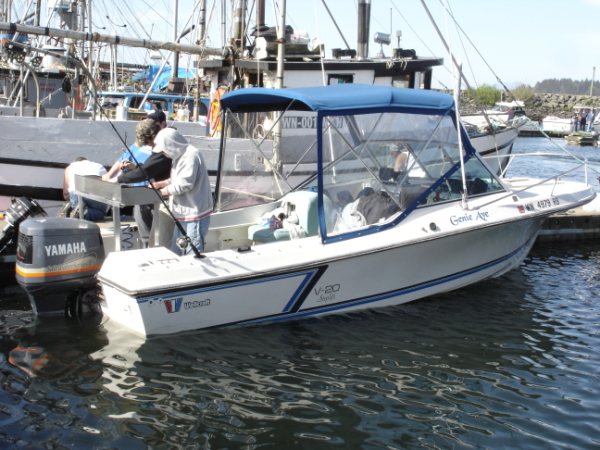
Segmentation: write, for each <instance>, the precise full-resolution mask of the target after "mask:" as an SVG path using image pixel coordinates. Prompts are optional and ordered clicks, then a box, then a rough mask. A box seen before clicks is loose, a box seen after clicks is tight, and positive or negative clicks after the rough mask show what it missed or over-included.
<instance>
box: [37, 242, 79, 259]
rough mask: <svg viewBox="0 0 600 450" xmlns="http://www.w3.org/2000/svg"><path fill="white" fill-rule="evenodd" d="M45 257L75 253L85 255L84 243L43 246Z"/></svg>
mask: <svg viewBox="0 0 600 450" xmlns="http://www.w3.org/2000/svg"><path fill="white" fill-rule="evenodd" d="M44 250H46V256H62V255H74V254H75V253H85V252H86V248H85V242H83V241H81V242H65V243H63V244H52V245H44Z"/></svg>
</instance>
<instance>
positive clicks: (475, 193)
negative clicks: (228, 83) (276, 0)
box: [98, 85, 595, 336]
mask: <svg viewBox="0 0 600 450" xmlns="http://www.w3.org/2000/svg"><path fill="white" fill-rule="evenodd" d="M222 106H223V109H224V111H225V112H224V117H223V120H224V122H223V124H224V125H223V129H224V139H223V147H222V149H221V161H220V170H219V175H218V180H217V189H216V207H215V212H214V214H213V216H212V219H211V229H210V231H209V235H208V249H207V252H206V253H205V254H204V255H203V256H204V257H202V258H196V257H194V256H193V255H188V256H177V255H176V254H175V253H173V252H171V251H170V250H167V249H166V248H162V247H155V248H147V249H140V250H131V251H125V252H112V253H109V255H108V256H107V259H106V261H105V262H104V264H103V265H102V268H101V270H100V272H99V274H98V280H99V283H100V285H101V288H102V291H103V297H102V300H101V308H102V311H103V313H104V315H105V316H106V319H107V320H109V321H111V323H112V324H117V325H118V326H120V327H125V328H128V329H130V330H131V331H133V332H135V333H137V334H140V335H142V336H151V335H161V334H167V333H178V332H185V331H190V330H196V329H202V328H209V327H218V326H226V325H240V324H244V325H246V324H257V323H265V322H274V321H281V320H294V319H301V318H306V317H314V316H322V315H326V314H333V313H345V312H349V311H355V310H360V309H365V308H379V307H389V306H393V305H398V304H401V303H405V302H409V301H412V300H416V299H420V298H423V297H426V296H429V295H432V294H436V293H440V292H444V291H449V290H452V289H456V288H460V287H462V286H466V285H469V284H472V283H475V282H478V281H481V280H484V279H486V278H490V277H496V276H499V275H502V274H503V273H505V272H506V271H508V270H511V269H513V268H514V267H516V266H518V265H519V263H520V262H521V261H522V260H523V258H524V257H525V256H526V255H527V253H528V252H529V250H530V248H531V246H532V244H533V242H534V240H535V238H536V236H537V234H538V231H539V230H540V226H541V224H542V222H543V220H544V219H545V218H546V217H547V216H548V215H550V214H553V213H556V212H559V211H563V210H567V209H570V208H573V207H575V206H578V205H581V204H584V203H586V202H589V201H591V200H592V199H593V198H594V197H595V193H594V191H593V190H592V189H591V188H590V187H588V186H587V185H584V184H581V183H577V182H568V181H563V180H558V179H552V180H546V181H544V180H530V179H524V178H520V179H515V180H511V179H500V178H498V176H497V175H496V174H495V173H494V172H493V171H491V170H490V169H489V167H488V166H487V165H485V164H483V163H482V161H481V159H480V157H479V156H478V155H477V152H476V151H475V149H474V148H473V146H472V145H471V143H470V141H469V139H468V136H467V134H466V132H465V130H464V129H463V128H462V127H458V129H457V126H456V123H457V120H456V116H455V104H454V102H453V100H452V98H451V97H450V96H447V95H444V94H441V93H437V92H432V91H425V90H413V89H400V88H391V87H384V86H372V85H368V86H367V85H337V86H327V87H316V88H298V89H265V88H254V89H241V90H238V91H235V92H233V93H230V94H228V95H227V96H225V97H224V98H223V100H222ZM267 119H268V120H267ZM284 121H285V122H287V123H288V125H289V124H290V123H292V122H293V123H296V124H298V126H299V127H300V126H302V127H304V128H305V129H310V130H312V131H313V136H312V137H311V138H310V139H308V138H307V137H306V134H305V133H304V134H302V135H299V134H297V133H296V135H294V134H293V133H291V132H290V130H291V128H290V127H289V126H288V127H282V126H279V125H280V124H282V123H283V122H284ZM265 123H272V124H273V126H272V127H271V128H270V129H266V130H265V133H264V134H263V135H261V136H260V137H256V136H255V135H254V134H253V130H256V127H257V125H263V124H265ZM230 141H231V142H234V144H235V145H234V147H233V151H232V150H231V149H230V147H229V143H230ZM241 143H245V145H246V147H245V148H244V149H243V150H241V149H242V148H243V146H241V145H240V144H241ZM461 143H462V144H461ZM461 148H462V149H461ZM290 151H292V152H295V153H296V154H298V155H299V156H298V163H299V166H298V167H301V166H302V164H303V163H307V164H308V166H310V167H313V169H312V171H310V173H308V172H306V171H305V172H304V174H305V175H304V177H303V179H302V181H300V178H299V177H298V175H297V174H296V175H294V174H293V173H291V172H290V173H282V172H280V170H279V168H280V164H279V161H280V160H281V159H282V158H283V156H282V154H285V153H286V152H290ZM399 152H407V154H408V157H407V158H406V161H407V164H406V166H405V167H404V168H403V170H400V171H398V172H394V171H393V170H391V169H390V167H391V166H393V164H394V159H395V158H397V155H398V153H399ZM315 163H316V168H314V167H315Z"/></svg>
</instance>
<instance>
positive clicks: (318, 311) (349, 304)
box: [237, 237, 535, 325]
mask: <svg viewBox="0 0 600 450" xmlns="http://www.w3.org/2000/svg"><path fill="white" fill-rule="evenodd" d="M534 239H535V237H533V238H532V240H530V241H528V242H527V243H526V244H525V245H523V246H521V247H519V248H518V249H516V250H515V251H513V252H511V253H509V254H508V255H505V256H503V257H501V258H498V259H496V260H494V261H491V262H488V263H485V264H482V265H480V266H477V267H473V268H471V269H467V270H464V271H462V272H458V273H455V274H452V275H449V276H446V277H442V278H438V279H436V280H432V281H428V282H425V283H420V284H416V285H413V286H408V287H405V288H402V289H398V290H395V291H391V292H386V293H382V294H377V295H374V296H370V297H363V298H358V299H354V300H347V301H345V302H341V303H336V304H334V305H331V306H325V307H316V308H312V309H310V310H305V311H299V312H296V313H285V311H284V314H281V315H276V316H269V317H264V318H259V319H251V320H247V321H243V322H238V323H237V324H240V325H241V324H244V325H248V324H259V323H264V322H278V321H286V320H293V319H299V318H305V317H310V316H318V315H322V314H327V313H332V312H335V311H341V310H344V309H348V308H354V307H356V306H360V305H365V304H368V303H376V302H380V301H383V300H387V299H389V298H392V297H399V296H403V295H407V294H410V293H413V292H417V291H422V290H425V289H429V288H431V287H434V286H439V285H443V284H446V283H449V282H452V281H455V280H458V279H460V278H464V277H466V276H469V275H472V274H474V273H477V272H481V271H483V270H487V269H489V268H491V267H494V266H496V265H500V264H502V263H504V262H506V261H507V260H509V259H511V258H514V257H515V256H516V255H518V254H519V253H520V252H522V251H524V250H526V249H528V248H529V247H530V245H531V243H532V241H533V240H534Z"/></svg>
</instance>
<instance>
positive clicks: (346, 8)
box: [92, 0, 600, 87]
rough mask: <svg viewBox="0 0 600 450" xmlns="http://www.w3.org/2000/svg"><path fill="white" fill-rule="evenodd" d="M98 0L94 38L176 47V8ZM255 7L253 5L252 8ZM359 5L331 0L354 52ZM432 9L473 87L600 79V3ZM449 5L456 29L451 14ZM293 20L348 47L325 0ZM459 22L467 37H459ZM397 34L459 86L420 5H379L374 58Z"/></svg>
mask: <svg viewBox="0 0 600 450" xmlns="http://www.w3.org/2000/svg"><path fill="white" fill-rule="evenodd" d="M92 2H93V5H94V13H93V24H94V27H96V29H95V30H94V31H98V32H100V33H106V34H113V33H115V34H119V35H128V36H134V37H144V38H151V39H155V40H173V35H174V31H173V28H172V26H171V25H170V24H172V22H173V17H174V7H175V6H174V5H175V4H176V0H129V1H128V2H116V1H113V0H92ZM198 3H199V0H179V1H178V2H177V5H178V12H179V14H178V17H179V19H178V29H179V30H181V29H182V28H184V27H185V25H186V24H189V23H190V22H193V23H195V22H196V21H197V17H198V7H197V5H198ZM253 3H254V2H253V0H248V4H249V5H253ZM281 3H282V2H281V0H279V1H277V2H273V0H266V16H267V17H266V22H267V24H268V25H275V22H276V20H277V17H278V14H279V13H278V8H279V7H280V5H281ZM357 3H358V2H357V0H327V5H328V7H329V10H330V11H331V12H332V14H333V15H334V17H335V19H336V22H337V24H338V26H339V28H340V29H341V30H342V32H343V33H344V36H345V39H346V41H347V42H348V44H349V45H350V47H351V48H356V36H357V32H356V27H357ZM206 4H207V14H208V16H209V18H210V19H211V20H210V23H211V25H210V27H209V33H210V34H209V37H210V40H209V42H208V45H209V46H212V47H220V46H221V44H222V38H221V36H222V31H221V14H220V13H221V6H220V4H221V1H220V0H206ZM194 5H195V6H196V8H194V7H193V6H194ZM426 5H427V7H428V8H429V10H430V12H431V14H432V15H433V17H434V19H435V21H436V23H437V26H438V28H439V29H440V31H441V32H442V33H443V35H444V39H445V40H446V42H447V43H448V44H449V46H450V47H451V49H452V52H453V54H454V55H455V58H456V59H457V60H458V61H460V63H461V64H462V69H463V72H464V73H465V75H466V77H467V79H468V80H469V84H470V85H472V86H474V87H477V86H481V85H483V84H491V85H494V86H499V81H498V80H500V81H501V82H502V83H504V84H506V85H507V86H509V87H514V86H516V85H519V84H529V85H534V84H535V83H536V82H538V81H541V80H544V79H547V78H571V79H574V80H585V79H588V80H591V79H592V77H594V79H595V80H598V79H600V45H599V44H600V25H599V24H600V20H599V19H600V0H426ZM446 5H448V8H449V9H450V11H451V12H452V16H453V17H454V20H455V22H456V23H455V22H454V21H453V20H452V19H451V18H450V16H449V15H448V14H446V13H445V8H444V7H445V6H446ZM286 13H287V14H286V22H287V23H288V24H289V25H291V26H292V27H293V28H294V29H295V30H296V31H300V30H301V31H304V32H306V33H308V36H309V37H310V38H318V39H320V40H321V41H322V42H324V43H325V49H326V56H327V57H330V56H331V49H333V48H344V47H345V44H344V40H343V39H342V37H340V35H339V33H338V32H337V30H336V27H335V25H334V23H333V21H332V20H331V18H330V17H329V15H328V13H327V11H326V9H325V8H324V7H323V4H322V0H287V3H286ZM228 14H229V13H228ZM456 24H458V27H460V29H461V30H462V31H461V32H457V25H456ZM123 25H127V26H123ZM397 30H400V31H401V32H402V37H401V42H400V46H401V47H403V48H412V49H415V50H416V52H417V55H420V56H437V57H443V58H444V60H445V62H446V66H447V68H438V69H436V70H434V80H433V84H434V87H453V86H454V82H453V79H454V78H455V77H454V76H453V74H452V71H451V68H450V64H449V62H450V61H451V58H450V57H449V54H448V52H447V50H446V49H445V48H444V45H443V44H442V40H441V38H440V37H439V35H438V34H437V32H436V31H435V29H434V27H433V25H432V23H431V21H430V19H429V18H428V17H427V14H426V12H425V8H424V7H423V5H422V2H421V0H371V25H370V33H369V34H370V38H369V54H370V55H371V56H373V55H375V54H376V53H378V52H379V51H380V50H381V48H380V46H379V45H378V44H375V43H374V42H373V35H374V34H375V33H376V32H384V33H390V32H391V35H392V43H393V45H394V46H395V45H396V44H397V39H396V31H397ZM188 38H189V39H194V38H195V36H194V33H191V34H190V35H189V36H188V37H186V38H185V39H184V40H182V42H183V43H190V41H189V40H188ZM383 51H384V54H385V55H387V56H389V55H390V54H391V46H384V47H383ZM121 55H122V58H124V59H125V60H127V61H131V62H139V63H149V62H152V61H151V60H150V59H149V56H150V53H148V52H145V53H143V52H140V51H139V50H136V51H133V50H129V49H122V50H121ZM140 55H141V56H140ZM165 56H167V55H165ZM595 66H598V72H599V73H598V75H596V74H595V69H594V67H595ZM463 87H464V85H463Z"/></svg>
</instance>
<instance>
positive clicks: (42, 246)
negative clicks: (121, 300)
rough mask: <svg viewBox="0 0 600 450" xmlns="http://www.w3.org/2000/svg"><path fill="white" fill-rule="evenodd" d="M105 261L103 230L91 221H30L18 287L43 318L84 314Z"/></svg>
mask: <svg viewBox="0 0 600 450" xmlns="http://www.w3.org/2000/svg"><path fill="white" fill-rule="evenodd" d="M103 261H104V247H103V245H102V237H101V234H100V227H99V226H98V225H97V224H95V223H93V222H88V221H86V220H79V219H67V218H59V217H53V218H44V219H27V220H26V221H24V222H23V223H22V224H21V227H20V230H19V240H18V245H17V264H16V273H17V282H18V283H19V285H20V286H21V287H22V288H23V289H25V291H26V292H27V295H28V296H29V300H30V302H31V307H32V309H33V311H34V312H35V313H38V314H56V313H66V314H67V315H69V316H74V315H79V314H80V312H81V309H80V308H81V300H82V298H86V297H89V292H90V291H95V290H96V289H97V283H96V274H97V273H98V271H99V270H100V267H101V265H102V262H103Z"/></svg>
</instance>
